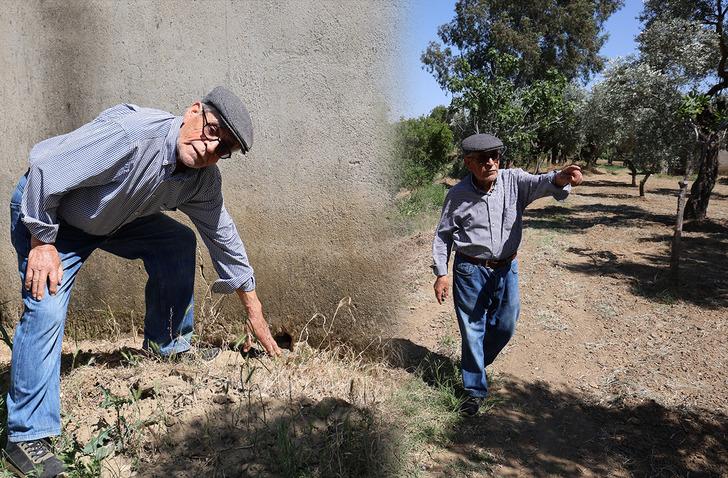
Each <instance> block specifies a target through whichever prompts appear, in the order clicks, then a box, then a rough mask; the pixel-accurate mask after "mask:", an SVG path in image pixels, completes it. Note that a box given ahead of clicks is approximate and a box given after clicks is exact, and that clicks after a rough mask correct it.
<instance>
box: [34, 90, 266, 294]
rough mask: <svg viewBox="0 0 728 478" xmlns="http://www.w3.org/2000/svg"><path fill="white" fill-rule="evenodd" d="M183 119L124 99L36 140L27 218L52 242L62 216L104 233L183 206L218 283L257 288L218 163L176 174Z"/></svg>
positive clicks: (222, 288) (221, 288)
mask: <svg viewBox="0 0 728 478" xmlns="http://www.w3.org/2000/svg"><path fill="white" fill-rule="evenodd" d="M181 125H182V117H181V116H174V115H172V114H170V113H167V112H164V111H160V110H155V109H150V108H140V107H138V106H135V105H131V104H122V105H117V106H114V107H113V108H110V109H108V110H106V111H104V112H102V113H101V114H100V115H99V116H98V117H97V118H96V119H94V120H93V121H91V122H90V123H88V124H85V125H83V126H81V127H80V128H78V129H77V130H75V131H72V132H70V133H67V134H64V135H61V136H56V137H53V138H49V139H47V140H45V141H42V142H40V143H38V144H37V145H35V146H34V147H33V149H32V150H31V152H30V169H29V170H28V182H27V185H26V188H25V192H24V193H23V200H22V203H21V212H22V215H23V216H22V221H23V223H24V224H25V225H26V227H27V228H28V230H29V231H30V233H31V234H32V235H33V236H35V237H36V238H37V239H39V240H41V241H43V242H49V243H52V242H55V240H56V236H57V234H58V228H59V224H60V223H61V222H66V223H68V224H70V225H71V226H74V227H76V228H78V229H81V230H82V231H84V232H86V233H88V234H93V235H97V236H106V235H110V234H113V233H114V232H115V231H116V230H117V229H119V228H120V227H121V226H123V225H124V224H128V223H130V222H132V221H133V220H135V219H137V218H139V217H142V216H147V215H150V214H156V213H158V212H160V211H165V210H173V209H176V208H179V210H180V211H182V212H184V213H185V214H187V215H188V216H189V217H190V219H191V220H192V222H193V223H194V225H195V227H196V228H197V230H198V231H199V233H200V236H201V237H202V240H203V241H204V243H205V245H206V246H207V248H208V250H209V251H210V257H211V258H212V262H213V264H214V266H215V269H216V271H217V273H218V276H219V280H217V281H216V282H215V284H214V285H213V290H214V291H215V292H220V293H231V292H233V291H235V290H236V289H238V288H241V287H242V288H243V289H244V290H247V291H250V290H253V289H254V288H255V278H254V276H253V269H252V267H251V266H250V263H249V262H248V256H247V254H246V252H245V247H244V246H243V242H242V241H241V239H240V235H239V234H238V231H237V229H236V228H235V224H234V223H233V220H232V218H231V217H230V214H228V212H227V210H226V209H225V204H224V202H223V197H222V189H221V188H222V176H221V174H220V170H219V169H218V168H217V166H208V167H205V168H201V169H187V170H184V171H179V172H177V174H173V173H174V172H175V167H176V166H177V138H178V136H179V129H180V126H181Z"/></svg>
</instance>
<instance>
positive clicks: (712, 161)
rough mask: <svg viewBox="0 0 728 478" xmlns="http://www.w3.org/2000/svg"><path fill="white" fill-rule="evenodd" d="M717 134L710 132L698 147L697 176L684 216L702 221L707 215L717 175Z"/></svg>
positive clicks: (718, 142) (718, 143)
mask: <svg viewBox="0 0 728 478" xmlns="http://www.w3.org/2000/svg"><path fill="white" fill-rule="evenodd" d="M719 145H720V141H719V135H718V134H717V133H711V134H710V136H709V137H708V139H707V141H705V142H704V143H703V144H702V145H701V148H700V156H701V157H700V163H699V164H700V166H699V168H698V177H697V179H696V180H695V182H694V183H693V187H692V188H690V198H689V199H688V202H687V204H686V205H685V218H686V219H689V220H690V219H692V220H697V221H702V220H703V219H705V218H706V217H707V213H708V202H709V201H710V194H711V193H712V192H713V187H715V180H716V179H717V177H718V150H719Z"/></svg>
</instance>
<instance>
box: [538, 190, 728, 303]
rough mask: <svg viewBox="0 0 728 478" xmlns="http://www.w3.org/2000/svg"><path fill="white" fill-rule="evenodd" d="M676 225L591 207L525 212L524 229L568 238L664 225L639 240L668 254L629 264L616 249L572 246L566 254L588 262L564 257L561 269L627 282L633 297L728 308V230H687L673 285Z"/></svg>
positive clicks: (635, 211)
mask: <svg viewBox="0 0 728 478" xmlns="http://www.w3.org/2000/svg"><path fill="white" fill-rule="evenodd" d="M610 184H613V183H610ZM674 223H675V217H674V216H673V215H667V214H656V213H652V212H650V211H648V210H646V209H644V208H641V207H639V206H634V205H625V204H587V205H579V206H575V207H572V208H568V207H565V206H559V205H552V206H547V207H545V208H542V209H534V210H526V212H525V214H524V227H525V228H533V229H548V230H552V231H557V232H566V233H570V234H583V233H585V232H587V231H588V230H589V229H590V228H592V227H595V226H604V227H609V228H628V227H631V228H642V229H645V230H646V229H647V228H649V227H653V226H656V225H657V226H663V228H662V229H661V231H663V233H661V234H654V235H652V236H650V237H646V238H641V239H638V240H639V241H640V242H651V243H661V244H663V245H664V247H663V248H661V249H662V250H667V251H668V252H667V253H665V254H664V255H660V254H654V253H649V252H638V253H637V259H636V260H627V259H625V258H624V257H623V256H619V255H618V254H615V252H613V250H599V249H594V248H592V247H589V246H586V247H584V248H575V247H571V248H569V249H567V251H568V252H570V253H572V254H575V255H577V256H581V257H583V258H586V259H588V260H587V261H579V262H577V263H570V261H569V258H568V256H565V257H564V258H563V261H562V264H561V265H562V266H563V267H564V268H566V269H568V270H570V271H574V272H579V273H582V274H589V275H598V276H603V275H608V276H612V277H616V278H620V279H624V280H627V281H629V283H630V286H631V291H632V292H633V293H634V294H636V295H639V296H642V297H646V298H649V299H653V300H657V301H660V302H666V303H671V302H674V301H676V300H684V301H687V302H690V303H692V304H696V305H700V306H702V307H706V308H710V309H716V308H722V307H726V306H728V279H727V278H726V276H725V274H724V271H725V270H728V254H726V252H725V251H726V250H728V226H726V225H725V224H722V223H719V222H715V221H712V220H705V221H702V222H692V223H687V224H686V225H685V226H684V228H683V230H684V233H685V234H684V235H683V237H682V243H681V244H682V246H681V247H682V252H681V261H680V277H679V279H678V280H677V281H675V280H673V279H672V277H671V274H670V256H669V251H670V250H671V242H672V229H673V226H674ZM610 249H613V248H610Z"/></svg>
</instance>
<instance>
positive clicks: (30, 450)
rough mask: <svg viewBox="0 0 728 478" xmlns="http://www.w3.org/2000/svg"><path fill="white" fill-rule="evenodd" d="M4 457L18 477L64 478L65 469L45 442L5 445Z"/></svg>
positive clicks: (21, 442) (22, 442)
mask: <svg viewBox="0 0 728 478" xmlns="http://www.w3.org/2000/svg"><path fill="white" fill-rule="evenodd" d="M4 455H5V458H6V460H7V464H8V465H9V466H10V469H11V470H12V471H14V472H15V473H16V474H17V475H18V476H21V477H25V476H33V477H38V478H54V477H64V476H66V474H65V473H64V471H65V470H66V467H65V466H64V465H63V462H61V460H59V459H58V457H57V456H56V455H54V454H53V452H52V451H51V447H50V445H49V444H48V442H47V441H45V440H30V441H20V442H11V441H8V443H7V445H5V450H4Z"/></svg>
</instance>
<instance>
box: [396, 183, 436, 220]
mask: <svg viewBox="0 0 728 478" xmlns="http://www.w3.org/2000/svg"><path fill="white" fill-rule="evenodd" d="M446 195H447V190H446V189H445V186H444V185H442V184H427V185H425V186H422V187H419V188H417V189H415V190H413V191H412V192H411V193H410V195H409V196H407V197H405V198H403V199H402V200H400V202H399V204H398V205H397V206H398V209H399V212H400V214H401V215H403V216H405V217H412V216H415V215H417V214H420V213H422V212H427V211H435V210H439V209H440V208H442V204H443V203H444V202H445V196H446Z"/></svg>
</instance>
